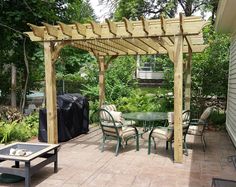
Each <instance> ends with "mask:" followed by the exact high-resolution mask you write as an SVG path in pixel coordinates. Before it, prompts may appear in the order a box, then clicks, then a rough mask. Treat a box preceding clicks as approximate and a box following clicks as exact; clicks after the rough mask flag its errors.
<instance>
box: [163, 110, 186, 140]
mask: <svg viewBox="0 0 236 187" xmlns="http://www.w3.org/2000/svg"><path fill="white" fill-rule="evenodd" d="M169 113H170V114H169ZM169 113H168V121H169V116H171V117H170V119H173V120H170V122H171V123H169V124H170V125H169V126H170V127H174V113H173V112H169ZM182 125H183V138H184V139H185V137H186V134H187V132H188V128H189V125H190V110H184V111H183V113H182ZM170 139H172V140H173V139H174V128H172V132H171V135H170Z"/></svg>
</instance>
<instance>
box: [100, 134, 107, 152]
mask: <svg viewBox="0 0 236 187" xmlns="http://www.w3.org/2000/svg"><path fill="white" fill-rule="evenodd" d="M105 141H106V137H105V136H103V137H102V148H101V152H103V151H104V145H105Z"/></svg>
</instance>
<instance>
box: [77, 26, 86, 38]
mask: <svg viewBox="0 0 236 187" xmlns="http://www.w3.org/2000/svg"><path fill="white" fill-rule="evenodd" d="M75 25H76V28H77V32H78V33H79V34H80V35H82V36H84V37H86V34H87V28H86V26H85V25H83V24H81V23H78V22H76V23H75Z"/></svg>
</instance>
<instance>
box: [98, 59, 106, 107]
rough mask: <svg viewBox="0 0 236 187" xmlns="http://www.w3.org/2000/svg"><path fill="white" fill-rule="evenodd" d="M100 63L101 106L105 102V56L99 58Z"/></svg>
mask: <svg viewBox="0 0 236 187" xmlns="http://www.w3.org/2000/svg"><path fill="white" fill-rule="evenodd" d="M97 60H98V63H99V107H101V106H102V105H103V103H104V102H105V57H98V58H97Z"/></svg>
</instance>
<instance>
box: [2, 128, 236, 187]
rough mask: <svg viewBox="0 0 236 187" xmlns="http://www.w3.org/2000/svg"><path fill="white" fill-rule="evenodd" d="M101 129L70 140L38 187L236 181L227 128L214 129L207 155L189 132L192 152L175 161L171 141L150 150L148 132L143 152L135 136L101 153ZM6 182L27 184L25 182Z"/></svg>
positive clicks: (36, 180) (35, 181)
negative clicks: (56, 167)
mask: <svg viewBox="0 0 236 187" xmlns="http://www.w3.org/2000/svg"><path fill="white" fill-rule="evenodd" d="M101 135H102V134H101V130H100V129H98V128H97V127H92V128H90V132H89V133H88V134H86V135H81V136H79V137H77V138H75V139H73V140H71V141H68V142H64V143H62V145H61V149H60V150H59V153H58V154H59V171H58V173H56V174H54V173H53V167H52V165H49V166H48V167H45V168H43V169H41V170H40V171H39V172H38V173H37V174H35V175H34V176H33V177H32V186H42V187H47V186H49V187H53V186H55V187H58V186H63V187H78V186H81V187H93V186H94V187H95V186H96V187H103V186H104V187H109V186H113V187H126V186H127V187H157V186H158V187H169V186H170V187H179V186H181V187H185V186H186V187H187V186H190V187H195V186H196V187H208V186H210V185H211V180H212V177H219V178H226V179H235V178H236V170H235V168H234V166H233V164H232V163H229V162H228V161H227V157H228V156H230V155H233V154H236V151H235V148H234V146H233V145H232V143H231V141H230V139H229V137H228V135H227V133H226V132H214V131H208V132H207V134H206V142H207V149H206V152H205V153H204V152H203V150H202V146H201V145H202V144H201V143H200V139H199V137H194V136H188V137H187V142H188V147H189V156H184V161H183V164H178V163H173V161H172V156H171V152H170V150H168V151H166V150H165V142H158V144H157V154H156V153H155V150H154V149H152V152H151V154H150V155H148V154H147V135H146V136H145V135H144V139H140V151H135V141H133V140H131V141H130V142H129V143H128V145H127V147H126V148H125V149H121V151H120V153H119V155H118V156H117V157H115V142H112V141H111V142H108V143H107V144H106V146H105V150H104V152H101V151H100V149H99V148H100V142H101ZM0 186H11V187H18V186H24V182H20V183H16V184H10V185H9V184H1V183H0Z"/></svg>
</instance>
